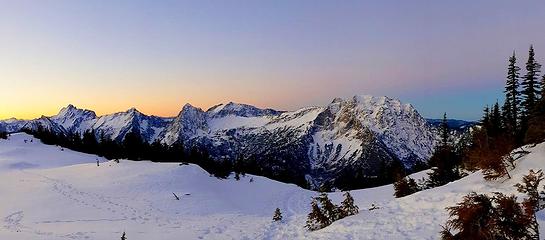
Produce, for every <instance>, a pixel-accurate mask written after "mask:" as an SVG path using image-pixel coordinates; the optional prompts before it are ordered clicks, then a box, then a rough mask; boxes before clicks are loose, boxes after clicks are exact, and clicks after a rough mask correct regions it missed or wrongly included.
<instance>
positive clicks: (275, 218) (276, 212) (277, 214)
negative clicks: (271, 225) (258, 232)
mask: <svg viewBox="0 0 545 240" xmlns="http://www.w3.org/2000/svg"><path fill="white" fill-rule="evenodd" d="M273 221H275V222H278V221H282V213H281V212H280V208H276V210H274V216H273Z"/></svg>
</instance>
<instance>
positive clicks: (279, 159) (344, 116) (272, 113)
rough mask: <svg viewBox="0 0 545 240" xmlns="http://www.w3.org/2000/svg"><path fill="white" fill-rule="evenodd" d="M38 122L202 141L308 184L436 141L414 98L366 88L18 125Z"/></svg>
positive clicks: (429, 147) (64, 114) (414, 156)
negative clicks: (321, 99) (313, 98)
mask: <svg viewBox="0 0 545 240" xmlns="http://www.w3.org/2000/svg"><path fill="white" fill-rule="evenodd" d="M17 124H20V123H18V122H17ZM42 124H43V125H44V127H45V128H46V129H52V130H53V131H55V132H58V133H74V132H77V133H80V134H81V133H83V132H85V131H88V130H93V131H94V132H95V134H96V136H97V137H108V138H110V139H113V140H117V141H121V140H122V139H123V138H124V137H125V135H126V134H127V133H129V132H131V131H136V132H137V133H140V135H141V136H142V138H143V139H145V140H147V141H148V142H153V141H161V142H163V143H165V144H173V143H175V142H180V141H181V142H184V144H185V145H186V146H199V147H203V148H206V149H208V150H209V152H210V154H211V156H213V157H215V158H230V159H235V158H237V157H239V156H241V155H242V156H245V157H247V158H254V159H256V161H257V162H258V164H259V165H260V166H261V167H262V168H264V169H270V170H271V171H282V174H287V175H290V176H295V177H297V178H300V179H301V178H305V179H312V180H311V181H313V184H319V183H321V182H324V181H334V180H335V177H336V175H338V173H339V172H344V173H345V174H348V175H350V172H358V171H360V172H364V173H365V174H367V175H373V174H377V169H378V166H380V165H381V164H383V163H385V162H386V163H389V162H392V161H400V162H402V163H403V164H404V165H405V166H406V167H407V168H410V167H412V166H413V165H414V163H416V162H417V161H427V159H428V158H429V156H430V155H431V153H432V151H433V148H434V146H435V142H436V136H435V135H436V134H435V133H434V132H433V131H432V129H431V127H430V125H429V124H428V123H427V122H426V120H425V119H424V118H422V117H421V116H420V115H419V114H418V112H417V111H416V110H415V109H414V107H413V106H411V105H410V104H403V103H401V102H400V101H399V100H397V99H392V98H388V97H373V96H368V95H363V96H354V97H352V98H348V99H340V98H335V99H334V100H333V101H332V102H331V103H330V104H329V105H327V106H324V107H307V108H302V109H299V110H296V111H291V112H283V111H276V110H272V109H260V108H257V107H254V106H250V105H247V104H239V103H233V102H230V103H227V104H219V105H216V106H214V107H211V108H210V109H208V110H207V111H203V110H202V109H200V108H196V107H194V106H192V105H190V104H186V105H185V106H184V107H183V108H182V110H181V111H180V113H179V114H178V116H176V117H175V118H161V117H156V116H147V115H145V114H142V113H141V112H139V111H138V110H136V109H134V108H132V109H129V110H127V111H125V112H119V113H114V114H109V115H104V116H96V114H95V113H94V112H93V111H90V110H83V109H78V108H76V107H74V106H72V105H69V106H67V107H65V108H63V109H61V111H60V112H59V114H57V115H55V116H52V117H50V118H47V117H42V118H40V119H36V120H31V121H28V122H27V123H26V124H25V125H24V126H23V127H21V128H20V129H22V128H25V127H29V128H33V129H35V128H37V126H38V125H42ZM1 126H4V128H8V127H10V129H11V130H15V129H17V128H16V127H14V126H15V125H14V124H12V123H10V122H8V121H4V122H1V121H0V127H1ZM20 129H19V130H20ZM309 177H310V178H309Z"/></svg>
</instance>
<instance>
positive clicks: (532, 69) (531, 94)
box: [521, 45, 541, 132]
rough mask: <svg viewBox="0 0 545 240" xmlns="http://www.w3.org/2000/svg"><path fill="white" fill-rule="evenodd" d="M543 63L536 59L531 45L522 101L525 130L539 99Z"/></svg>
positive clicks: (523, 82) (523, 83)
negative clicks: (540, 74) (539, 81)
mask: <svg viewBox="0 0 545 240" xmlns="http://www.w3.org/2000/svg"><path fill="white" fill-rule="evenodd" d="M540 68H541V65H540V64H539V63H538V62H537V61H536V59H535V53H534V47H533V46H532V45H530V50H529V52H528V61H527V62H526V75H524V79H523V81H522V84H521V85H522V91H521V93H522V102H521V105H522V107H523V113H522V114H523V115H522V124H523V127H524V129H523V130H522V131H523V132H524V131H525V127H527V126H526V123H527V121H528V118H529V117H530V115H531V114H532V111H534V108H535V105H536V103H537V100H538V99H539V94H540V90H539V88H540V87H539V83H538V78H539V73H540V71H541V70H540Z"/></svg>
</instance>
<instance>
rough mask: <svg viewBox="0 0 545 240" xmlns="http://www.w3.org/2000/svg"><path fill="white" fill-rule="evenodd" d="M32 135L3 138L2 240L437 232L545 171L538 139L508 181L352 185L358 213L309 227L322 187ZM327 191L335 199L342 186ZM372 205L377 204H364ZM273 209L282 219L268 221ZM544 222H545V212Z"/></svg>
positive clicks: (413, 235) (474, 177) (475, 177)
mask: <svg viewBox="0 0 545 240" xmlns="http://www.w3.org/2000/svg"><path fill="white" fill-rule="evenodd" d="M31 139H33V138H32V137H31V136H29V135H26V134H22V133H20V134H13V135H12V136H11V137H10V139H9V140H0V221H1V223H0V239H119V238H120V237H121V233H122V232H123V231H125V232H126V233H127V237H128V239H130V240H135V239H437V238H438V232H439V231H440V230H441V224H443V223H444V222H445V221H446V218H447V216H446V212H445V210H444V208H445V207H447V206H452V205H454V204H455V203H456V202H458V201H459V200H460V199H461V198H462V197H463V196H464V195H465V194H467V193H468V192H470V191H476V192H494V191H502V192H507V193H509V192H512V193H515V192H516V191H515V188H514V187H513V185H514V184H515V183H517V182H519V181H520V178H521V177H522V175H524V174H526V173H527V172H528V169H530V168H533V169H541V168H545V144H540V145H537V146H536V147H534V148H533V149H530V151H532V153H530V154H529V155H527V156H526V157H524V158H522V159H521V160H519V161H518V162H517V164H518V165H517V168H516V169H515V170H513V171H512V172H511V174H512V175H513V179H510V180H506V181H498V182H486V181H484V180H483V179H482V176H481V174H480V173H478V172H477V173H475V174H471V175H469V176H468V177H466V178H464V179H461V180H459V181H457V182H453V183H450V184H448V185H446V186H443V187H439V188H436V189H431V190H427V191H423V192H419V193H416V194H413V195H411V196H407V197H404V198H400V199H395V198H393V196H392V195H393V189H392V186H391V185H387V186H383V187H378V188H371V189H364V190H357V191H352V195H353V196H354V198H355V200H356V204H357V205H358V206H359V207H360V214H358V215H355V216H351V217H347V218H345V219H342V220H340V221H337V222H335V223H333V224H332V225H331V226H329V227H327V228H325V229H322V230H319V231H316V232H308V231H306V230H305V229H304V227H303V226H304V224H305V220H306V214H307V213H308V210H309V205H310V200H311V198H312V197H313V196H315V195H316V193H315V192H312V191H308V190H305V189H301V188H299V187H297V186H295V185H292V184H285V183H280V182H277V181H273V180H270V179H267V178H263V177H258V176H250V175H247V176H246V177H243V178H241V180H240V181H236V180H234V179H233V178H230V179H227V180H219V179H216V178H214V177H210V176H209V175H208V174H207V173H206V172H204V171H203V170H202V169H201V168H199V167H198V166H195V165H182V166H180V165H178V164H166V163H151V162H146V161H142V162H133V161H121V162H120V163H115V162H113V161H106V160H105V159H102V158H100V157H96V156H94V155H90V154H83V153H78V152H74V151H71V150H68V149H64V150H62V151H61V148H60V147H56V146H47V145H43V144H41V143H40V141H39V140H36V139H33V141H32V142H30V140H31ZM24 140H27V142H26V143H25V141H24ZM97 160H99V161H100V162H101V163H100V166H97V165H96V161H97ZM422 175H425V173H419V174H417V176H415V178H420V177H421V176H422ZM250 179H253V181H252V182H250ZM172 193H176V194H177V195H178V196H180V198H181V199H180V200H179V201H178V200H176V199H175V198H174V196H173V194H172ZM331 198H332V199H333V200H334V202H336V203H339V202H340V201H341V200H342V193H333V194H331ZM373 203H374V204H376V205H377V206H379V207H380V208H379V209H376V210H373V211H369V210H367V209H368V208H369V207H370V206H371V204H373ZM277 207H279V208H280V209H281V211H282V214H283V215H284V220H283V221H282V222H280V223H276V222H272V220H271V218H272V214H273V212H274V209H275V208H277ZM539 219H540V223H544V222H545V213H544V212H540V214H539ZM542 225H545V223H544V224H542ZM542 232H545V228H543V227H542Z"/></svg>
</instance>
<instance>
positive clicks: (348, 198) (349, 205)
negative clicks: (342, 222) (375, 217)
mask: <svg viewBox="0 0 545 240" xmlns="http://www.w3.org/2000/svg"><path fill="white" fill-rule="evenodd" d="M358 212H359V208H358V206H356V205H355V204H354V198H352V195H350V192H345V193H344V200H343V201H342V202H341V206H340V207H339V215H340V216H339V217H340V218H344V217H347V216H351V215H354V214H357V213H358Z"/></svg>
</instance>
